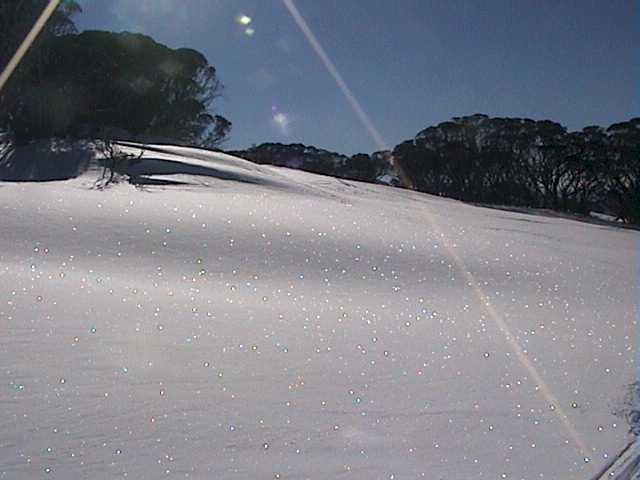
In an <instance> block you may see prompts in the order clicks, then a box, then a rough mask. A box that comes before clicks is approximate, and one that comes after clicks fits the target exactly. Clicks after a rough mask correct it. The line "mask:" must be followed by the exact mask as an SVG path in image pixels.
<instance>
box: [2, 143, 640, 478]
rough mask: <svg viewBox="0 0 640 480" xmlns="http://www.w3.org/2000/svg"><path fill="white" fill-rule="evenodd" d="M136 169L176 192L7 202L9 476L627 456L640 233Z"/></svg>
mask: <svg viewBox="0 0 640 480" xmlns="http://www.w3.org/2000/svg"><path fill="white" fill-rule="evenodd" d="M123 148H129V149H131V152H132V153H135V152H137V151H138V150H136V149H137V148H138V146H136V145H131V144H129V145H123ZM61 158H65V157H64V156H62V157H61ZM141 160H142V161H141V162H138V163H137V164H132V165H131V168H132V170H131V171H130V172H129V173H130V174H131V175H134V176H143V177H144V176H148V177H149V178H155V179H165V180H172V181H175V183H176V184H175V185H164V186H149V185H147V186H146V187H144V189H140V188H135V187H134V186H132V185H129V184H119V185H115V186H113V187H112V188H109V189H106V190H104V191H99V190H96V189H92V188H91V187H92V185H93V183H94V181H95V179H96V178H97V172H96V171H93V170H91V169H87V170H86V171H85V173H84V174H82V175H80V176H78V177H77V178H74V179H71V180H67V181H60V182H48V183H0V205H1V206H2V207H1V208H2V217H1V218H2V220H1V221H2V223H1V226H0V327H1V328H2V340H0V365H1V366H2V369H1V370H0V372H1V373H0V380H1V381H0V385H1V387H0V388H1V390H0V392H1V393H0V402H1V407H2V416H1V417H0V421H1V422H2V425H1V429H0V432H1V433H0V478H7V479H8V478H21V479H29V478H43V477H47V478H61V479H67V478H91V479H101V478H114V477H116V478H123V477H125V476H126V477H127V478H136V479H138V478H142V479H145V478H148V479H156V478H197V479H199V478H225V479H233V478H238V479H241V478H242V479H244V478H267V479H273V478H281V479H287V478H296V479H304V478H318V479H327V478H354V479H391V478H393V479H409V478H410V479H415V478H429V479H440V478H442V479H468V478H487V479H502V478H506V479H540V478H549V479H554V478H563V479H584V478H590V477H591V476H593V475H595V474H596V473H597V472H598V471H599V470H600V469H601V468H602V467H603V466H604V465H605V464H606V463H607V462H608V459H609V458H610V457H611V456H613V455H615V454H617V453H618V452H619V451H621V450H622V448H623V447H624V446H625V445H626V444H627V443H628V441H629V438H628V435H627V426H626V425H625V424H624V422H623V421H622V420H621V419H619V418H617V417H616V416H615V415H614V414H613V413H612V412H613V411H615V410H616V408H617V406H618V402H620V401H621V399H622V397H623V396H624V392H625V387H626V385H628V384H629V383H631V382H632V381H633V378H634V369H635V365H634V358H633V357H634V352H635V348H636V344H635V338H636V333H635V332H636V310H635V309H636V306H635V303H634V302H635V295H636V291H635V290H634V288H635V285H636V282H637V279H636V277H635V275H636V274H635V272H634V261H633V259H634V258H635V256H636V255H637V247H638V241H639V238H640V237H639V234H638V232H636V231H632V230H623V229H618V228H614V227H610V226H604V225H594V224H587V223H580V222H576V221H572V220H566V219H561V218H551V217H544V216H531V215H526V214H521V213H515V212H504V211H499V210H490V209H485V208H480V207H475V206H470V205H465V204H463V203H460V202H456V201H451V200H447V199H443V198H437V197H432V196H429V195H423V194H418V193H415V192H410V191H405V190H400V189H394V188H389V187H384V186H378V185H369V184H360V183H357V182H350V181H343V180H337V179H333V178H328V177H322V176H318V175H313V174H309V173H305V172H299V171H293V170H287V169H284V168H277V167H268V166H258V165H254V164H251V163H249V162H245V161H243V160H240V159H237V158H234V157H229V156H227V155H224V154H219V153H214V152H206V151H202V150H196V149H189V148H185V147H171V146H159V145H158V146H148V147H146V150H145V153H144V155H143V157H142V159H141Z"/></svg>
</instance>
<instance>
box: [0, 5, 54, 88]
mask: <svg viewBox="0 0 640 480" xmlns="http://www.w3.org/2000/svg"><path fill="white" fill-rule="evenodd" d="M59 3H60V0H49V3H48V4H47V6H46V7H45V8H44V10H43V11H42V13H41V14H40V16H39V17H38V19H37V20H36V22H35V23H34V24H33V27H31V30H29V33H28V34H27V36H26V37H24V40H23V41H22V43H21V44H20V46H19V47H18V49H17V50H16V53H14V54H13V57H11V60H9V63H7V66H6V67H4V70H3V71H2V73H0V90H2V88H3V87H4V85H5V83H7V81H8V80H9V78H10V77H11V74H12V73H13V71H14V70H15V69H16V67H17V66H18V65H19V64H20V61H21V60H22V58H23V57H24V56H25V54H26V53H27V51H28V50H29V47H31V45H32V44H33V42H34V41H35V39H36V37H37V36H38V34H39V33H40V31H41V30H42V29H43V28H44V26H45V25H46V24H47V21H48V20H49V17H51V15H52V14H53V12H55V10H56V8H58V4H59Z"/></svg>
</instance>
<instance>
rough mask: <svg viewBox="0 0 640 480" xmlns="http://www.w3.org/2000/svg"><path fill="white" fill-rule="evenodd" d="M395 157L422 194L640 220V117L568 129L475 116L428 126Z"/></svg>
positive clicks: (524, 120) (396, 149) (551, 123)
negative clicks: (608, 214) (606, 124)
mask: <svg viewBox="0 0 640 480" xmlns="http://www.w3.org/2000/svg"><path fill="white" fill-rule="evenodd" d="M393 154H394V158H395V159H396V161H398V162H399V163H400V165H401V166H402V167H403V169H404V170H405V171H406V172H407V174H408V175H409V177H410V178H411V179H412V182H413V183H414V186H415V187H416V188H417V189H418V190H421V191H425V192H429V193H433V194H437V195H445V196H449V197H453V198H458V199H460V200H465V201H472V202H481V203H492V204H503V205H517V206H529V207H536V208H548V209H554V210H564V211H571V212H578V213H585V214H586V213H588V212H589V211H590V210H593V209H596V210H598V211H604V212H606V213H610V214H613V215H615V216H617V217H618V218H620V219H622V220H624V221H625V222H630V223H638V222H640V119H632V120H630V121H629V122H623V123H619V124H615V125H612V126H611V127H609V128H608V129H607V130H606V131H605V130H603V129H602V128H600V127H587V128H585V129H584V130H583V131H581V132H571V133H569V132H567V130H566V128H565V127H563V126H562V125H560V124H558V123H555V122H551V121H548V120H543V121H533V120H529V119H520V118H490V117H488V116H486V115H479V114H476V115H472V116H469V117H458V118H454V119H453V120H452V121H450V122H444V123H441V124H439V125H437V126H435V127H429V128H427V129H425V130H423V131H422V132H420V133H418V135H417V136H416V137H415V139H414V140H409V141H406V142H403V143H401V144H400V145H398V146H396V148H395V149H394V152H393Z"/></svg>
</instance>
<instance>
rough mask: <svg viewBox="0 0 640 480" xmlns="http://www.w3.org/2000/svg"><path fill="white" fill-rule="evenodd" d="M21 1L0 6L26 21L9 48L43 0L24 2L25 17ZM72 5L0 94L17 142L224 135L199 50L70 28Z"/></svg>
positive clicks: (204, 139) (208, 139)
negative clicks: (12, 5) (213, 110)
mask: <svg viewBox="0 0 640 480" xmlns="http://www.w3.org/2000/svg"><path fill="white" fill-rule="evenodd" d="M23 3H25V2H15V5H16V7H15V8H13V9H11V8H7V7H1V8H0V20H2V19H3V17H2V15H3V14H4V16H5V17H6V18H7V20H6V22H7V23H8V24H12V21H13V22H15V19H16V18H20V19H22V18H25V19H27V18H28V19H29V21H27V20H25V21H24V22H21V23H20V25H17V26H14V28H13V30H11V31H15V32H17V33H16V34H15V35H14V36H15V37H16V41H14V42H13V43H12V44H11V48H8V50H11V51H13V50H15V48H16V47H17V44H18V43H19V41H21V40H22V38H23V37H24V34H26V32H25V31H24V30H25V28H26V29H27V30H28V27H29V26H30V25H31V24H32V23H33V20H34V18H33V17H34V16H37V14H36V12H37V13H39V10H38V8H35V7H39V6H42V5H41V4H44V3H46V2H44V1H31V2H26V3H28V4H29V5H32V6H33V9H32V10H33V14H31V15H27V14H26V13H25V12H24V11H23V9H21V8H18V7H17V5H22V4H23ZM75 11H77V4H75V2H63V4H62V6H61V8H59V9H58V11H57V12H56V14H54V17H53V18H52V21H51V22H50V23H49V25H48V26H47V28H46V29H45V30H46V31H45V32H43V34H42V35H41V38H40V39H39V42H37V45H34V46H33V47H32V49H31V51H30V53H29V55H28V58H26V59H25V61H24V62H23V64H21V65H20V68H19V69H18V70H17V71H16V73H15V74H14V76H13V78H12V79H11V80H10V82H9V83H8V84H7V86H6V88H5V90H4V92H3V95H2V97H1V103H0V123H1V124H0V126H2V127H5V128H7V129H8V130H9V131H11V133H12V134H13V135H14V137H15V139H16V140H17V141H27V140H30V139H34V138H44V137H53V136H73V137H104V136H108V137H111V136H117V137H119V138H121V139H128V140H143V141H163V140H164V141H171V142H174V143H183V144H191V145H198V146H205V147H214V146H216V145H218V144H220V143H221V142H222V141H223V140H224V139H225V137H226V136H227V135H228V134H229V131H230V128H231V123H230V122H229V121H228V120H226V119H225V118H223V117H221V116H219V115H213V114H212V113H211V107H212V103H213V101H214V100H215V98H216V97H218V96H219V94H220V91H221V89H222V85H221V83H220V81H219V80H218V78H217V74H216V70H215V68H214V67H213V66H211V65H209V64H208V62H207V60H206V58H205V57H204V56H203V55H202V54H200V53H199V52H197V51H195V50H192V49H186V48H180V49H171V48H168V47H166V46H164V45H161V44H159V43H157V42H155V41H154V40H153V39H152V38H150V37H148V36H145V35H140V34H133V33H127V32H122V33H113V32H105V31H86V32H82V33H80V34H74V33H73V30H74V28H73V22H72V21H71V20H70V17H71V15H72V14H73V13H74V12H75ZM22 23H24V24H25V25H26V27H25V26H22ZM12 38H13V37H12ZM9 43H11V42H9ZM3 45H4V44H3ZM2 54H3V55H4V56H3V59H4V58H5V57H6V55H5V54H4V52H2ZM106 132H108V133H106Z"/></svg>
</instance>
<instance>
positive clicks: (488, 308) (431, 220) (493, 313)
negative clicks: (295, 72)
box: [282, 0, 588, 457]
mask: <svg viewBox="0 0 640 480" xmlns="http://www.w3.org/2000/svg"><path fill="white" fill-rule="evenodd" d="M282 2H283V3H284V6H285V7H286V8H287V10H288V11H289V13H290V14H291V17H292V18H293V20H294V21H295V23H296V24H297V25H298V27H299V28H300V30H301V31H302V33H303V35H304V36H305V38H306V39H307V41H308V42H309V44H310V45H311V48H312V49H313V50H314V52H315V53H316V55H318V57H319V58H320V61H321V62H322V63H323V64H324V66H325V67H326V69H327V71H328V72H329V74H331V76H332V77H333V79H334V80H335V82H336V84H337V85H338V88H339V89H340V90H341V91H342V93H343V95H344V96H345V98H346V99H347V101H348V102H349V105H350V106H351V108H352V109H353V111H354V112H355V114H356V115H357V116H358V118H359V119H360V121H361V122H362V124H363V126H364V127H365V129H366V130H367V131H368V132H369V134H370V135H371V138H372V139H373V140H374V142H375V143H376V145H377V147H378V148H379V149H381V150H389V148H388V147H387V144H386V142H385V141H384V140H383V138H382V135H381V134H380V132H379V131H378V130H377V128H376V127H375V125H374V124H373V121H372V120H371V118H370V117H369V116H368V115H367V114H366V112H365V111H364V109H363V108H362V106H361V105H360V102H359V101H358V99H357V98H356V97H355V95H354V94H353V92H352V91H351V89H350V88H349V86H348V85H347V82H346V81H345V80H344V79H343V78H342V75H340V72H338V69H337V68H336V66H335V65H334V63H333V62H332V61H331V59H330V58H329V56H328V55H327V53H326V52H325V50H324V49H323V48H322V45H321V44H320V42H319V41H318V39H317V38H316V36H315V35H314V33H313V32H312V30H311V28H310V27H309V25H308V24H307V22H306V21H305V19H304V18H303V16H302V14H301V13H300V12H299V11H298V9H297V8H296V6H295V4H294V3H293V0H282ZM390 162H391V164H392V166H394V167H395V169H396V171H397V172H398V175H399V176H400V180H401V181H402V182H403V184H404V185H405V186H406V187H407V188H413V184H412V182H411V179H410V178H409V176H408V175H407V174H406V173H405V172H404V170H403V169H402V167H401V165H399V164H398V162H396V161H395V160H394V159H393V156H391V158H390ZM425 217H426V220H427V222H428V224H429V225H430V227H431V229H432V231H434V232H435V233H436V234H437V235H438V236H439V237H440V238H441V241H442V243H443V245H444V248H445V250H446V251H447V253H448V254H449V256H450V257H451V259H452V260H453V262H454V264H455V266H456V268H457V269H458V270H459V271H460V272H462V274H463V275H464V277H465V278H466V280H467V282H468V285H469V286H470V287H471V289H472V291H473V292H474V294H475V296H476V297H477V298H478V301H479V302H480V304H481V305H482V308H483V309H484V310H485V312H486V313H487V315H488V316H489V318H491V320H492V321H493V323H494V324H495V325H496V326H497V328H498V330H499V331H500V332H502V334H503V336H504V339H505V341H506V343H507V345H508V346H509V348H510V349H511V351H512V352H513V353H514V354H515V356H516V358H517V359H518V361H519V362H520V364H521V366H522V367H523V368H524V369H525V370H526V371H527V372H528V373H529V375H530V376H531V378H532V379H533V380H534V381H535V382H536V385H537V387H538V390H539V391H540V393H541V395H542V396H543V397H544V399H545V401H546V402H547V403H548V404H549V405H552V406H553V412H554V414H555V415H556V416H557V417H558V418H559V419H560V422H561V423H562V425H563V426H564V427H565V429H566V431H567V432H568V434H569V436H570V437H571V440H572V441H573V442H574V444H575V445H576V446H577V447H578V449H579V450H580V453H581V454H582V455H584V456H585V457H586V455H587V454H588V450H587V447H586V445H585V443H584V442H583V440H582V438H581V437H580V435H579V434H578V432H577V431H576V429H575V427H574V426H573V424H572V423H571V421H570V420H569V417H568V416H567V414H566V413H565V411H564V410H563V409H562V406H561V404H560V401H559V400H558V398H557V397H556V396H555V395H554V393H553V391H552V390H551V388H550V387H549V385H547V383H546V382H545V381H544V379H543V378H542V376H541V375H540V373H539V372H538V370H537V369H536V367H535V366H534V365H533V363H532V362H531V361H530V360H529V358H528V356H527V354H526V353H525V352H524V350H523V349H522V347H521V346H520V344H519V343H518V342H517V341H516V339H515V337H514V336H513V334H512V333H511V330H510V329H509V326H508V325H507V323H506V322H505V320H504V319H503V318H502V316H501V315H500V314H499V313H498V311H497V310H496V309H495V308H494V307H493V305H492V304H491V302H490V301H489V297H488V295H487V294H486V293H485V292H484V290H483V289H482V287H481V286H480V284H479V283H478V281H477V280H476V279H475V277H474V275H473V274H472V273H471V272H470V271H469V270H468V269H467V268H466V267H465V264H464V262H463V261H462V259H461V258H460V257H459V256H458V254H457V253H456V251H455V249H454V248H453V247H452V246H451V245H449V243H448V242H447V241H446V240H445V236H444V234H443V233H442V230H441V229H440V228H439V227H438V224H437V222H436V221H435V217H434V215H433V214H432V213H431V212H430V211H429V209H428V207H427V209H426V211H425Z"/></svg>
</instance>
